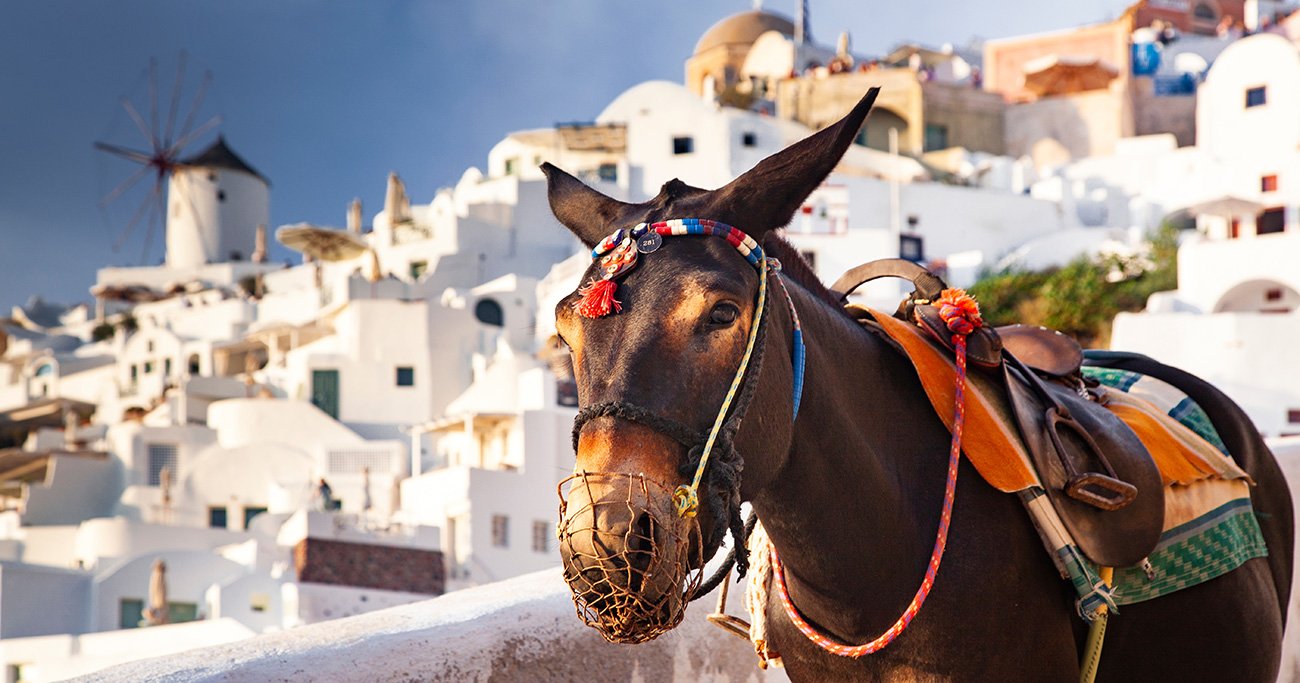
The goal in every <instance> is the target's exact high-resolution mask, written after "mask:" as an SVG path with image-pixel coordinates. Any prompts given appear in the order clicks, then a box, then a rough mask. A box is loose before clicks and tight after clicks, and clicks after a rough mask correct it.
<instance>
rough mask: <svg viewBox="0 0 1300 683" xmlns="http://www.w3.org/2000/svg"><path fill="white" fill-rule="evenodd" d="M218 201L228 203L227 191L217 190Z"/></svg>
mask: <svg viewBox="0 0 1300 683" xmlns="http://www.w3.org/2000/svg"><path fill="white" fill-rule="evenodd" d="M217 201H219V202H224V201H226V191H225V190H217Z"/></svg>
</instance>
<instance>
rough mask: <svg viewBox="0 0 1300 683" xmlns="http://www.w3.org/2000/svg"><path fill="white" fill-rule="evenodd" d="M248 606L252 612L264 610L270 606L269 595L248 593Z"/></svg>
mask: <svg viewBox="0 0 1300 683" xmlns="http://www.w3.org/2000/svg"><path fill="white" fill-rule="evenodd" d="M248 608H249V609H251V610H253V611H254V612H265V611H266V610H268V609H270V608H271V596H270V595H269V594H267V593H253V594H251V595H249V596H248Z"/></svg>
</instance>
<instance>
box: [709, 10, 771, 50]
mask: <svg viewBox="0 0 1300 683" xmlns="http://www.w3.org/2000/svg"><path fill="white" fill-rule="evenodd" d="M768 31H778V32H780V33H781V34H782V35H785V36H794V22H792V21H790V20H789V19H786V18H785V17H783V16H781V15H779V14H773V13H771V12H764V11H762V10H751V11H749V12H741V13H740V14H733V15H731V16H729V17H727V18H726V19H723V20H722V21H719V22H718V23H716V24H714V25H713V26H710V27H709V30H707V31H705V32H704V35H703V36H701V37H700V42H699V43H696V45H695V54H697V55H698V54H700V53H703V52H707V51H708V50H712V49H713V48H715V47H718V46H719V45H752V44H753V43H754V41H756V40H758V37H759V36H761V35H763V34H764V33H767V32H768Z"/></svg>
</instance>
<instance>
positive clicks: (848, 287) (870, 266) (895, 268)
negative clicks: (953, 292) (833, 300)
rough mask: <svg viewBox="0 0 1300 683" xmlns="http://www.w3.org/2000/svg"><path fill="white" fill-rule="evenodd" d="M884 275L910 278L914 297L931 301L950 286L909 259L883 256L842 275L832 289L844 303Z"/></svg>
mask: <svg viewBox="0 0 1300 683" xmlns="http://www.w3.org/2000/svg"><path fill="white" fill-rule="evenodd" d="M882 277H901V278H903V279H904V280H910V281H911V282H912V284H913V285H914V286H915V287H916V296H915V297H913V298H920V299H927V300H929V301H934V300H936V299H938V298H939V295H940V294H942V293H943V290H945V289H947V288H948V285H947V283H945V282H944V281H943V279H942V278H940V277H939V276H938V275H935V274H934V273H931V272H930V271H928V270H926V269H925V268H922V267H921V266H919V265H917V264H915V263H913V262H911V261H908V260H907V259H901V258H883V259H878V260H875V261H872V262H870V263H864V264H862V265H860V266H858V267H856V268H853V269H852V270H850V271H849V272H847V273H845V274H843V275H841V276H840V279H838V280H836V281H835V284H833V285H831V291H832V292H834V293H835V294H836V295H837V296H839V297H840V301H841V302H842V303H844V302H847V301H848V299H849V295H850V294H852V293H853V292H854V290H856V289H857V288H858V287H861V286H862V285H865V284H866V283H868V282H871V281H872V280H879V279H880V278H882Z"/></svg>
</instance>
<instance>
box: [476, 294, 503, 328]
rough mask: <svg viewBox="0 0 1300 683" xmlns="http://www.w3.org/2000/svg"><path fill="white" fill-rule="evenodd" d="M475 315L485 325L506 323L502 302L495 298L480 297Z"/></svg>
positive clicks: (497, 325)
mask: <svg viewBox="0 0 1300 683" xmlns="http://www.w3.org/2000/svg"><path fill="white" fill-rule="evenodd" d="M474 317H475V318H477V319H478V321H479V322H481V323H483V324H484V325H493V326H495V327H501V326H503V325H505V324H506V314H505V311H503V310H502V309H501V304H499V303H497V302H496V301H495V300H493V299H479V301H478V303H476V304H474Z"/></svg>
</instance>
